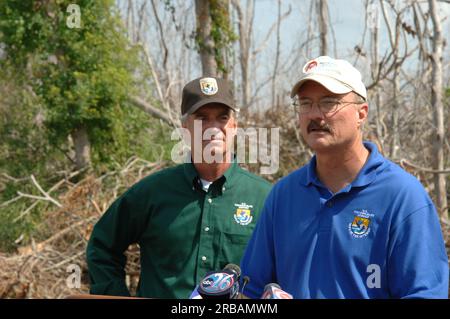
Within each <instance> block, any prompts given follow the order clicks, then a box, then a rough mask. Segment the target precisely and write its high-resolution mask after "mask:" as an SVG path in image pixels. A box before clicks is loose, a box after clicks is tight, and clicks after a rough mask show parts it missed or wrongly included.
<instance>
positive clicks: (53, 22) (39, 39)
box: [0, 0, 175, 251]
mask: <svg viewBox="0 0 450 319" xmlns="http://www.w3.org/2000/svg"><path fill="white" fill-rule="evenodd" d="M71 3H74V2H73V1H70V0H52V1H32V0H3V1H0V43H2V46H1V47H0V96H2V99H0V136H1V139H0V205H1V204H2V203H3V202H5V201H8V200H11V199H12V198H14V197H16V196H17V192H18V191H21V192H24V193H28V194H34V195H42V194H39V191H38V190H37V189H36V187H35V186H34V185H33V184H32V183H31V182H30V180H29V176H30V175H31V174H34V176H36V178H37V180H38V181H39V183H40V185H41V186H42V187H43V188H44V189H45V190H48V189H49V188H50V187H51V186H52V185H54V184H55V183H56V182H58V181H59V180H60V179H61V178H62V177H63V176H64V173H62V172H69V171H71V170H72V169H73V160H72V158H73V145H71V144H70V143H69V139H68V136H69V134H70V133H71V132H72V131H73V130H74V129H76V128H78V127H80V126H82V127H84V128H86V129H87V132H88V136H89V140H90V142H91V147H92V148H91V150H92V154H91V159H92V165H93V169H94V173H96V174H102V173H104V172H106V171H108V170H110V169H114V168H117V167H118V166H122V165H123V164H124V163H125V162H126V160H127V159H129V158H130V157H131V156H133V155H136V156H138V157H141V158H144V159H146V160H149V161H156V160H159V159H163V160H164V159H169V158H170V149H171V146H172V145H173V144H174V143H175V142H172V141H170V134H168V130H169V128H168V127H167V126H166V125H162V124H161V123H160V121H158V120H156V119H153V118H149V116H148V115H147V114H146V113H145V112H143V111H142V110H140V109H138V108H136V107H134V106H131V105H129V104H128V102H127V101H128V99H127V98H128V95H129V94H133V93H134V92H135V91H136V90H139V89H142V81H141V79H140V78H137V76H143V77H144V75H142V72H143V71H142V68H139V59H138V53H137V49H136V48H134V47H132V46H131V45H130V44H129V43H128V41H127V39H126V36H125V31H124V29H123V27H122V25H121V22H120V19H119V15H118V14H117V13H116V12H115V11H114V1H113V0H95V1H93V0H90V1H89V0H84V1H83V0H79V1H76V3H77V4H78V5H79V6H80V9H81V28H79V29H77V28H73V29H71V28H69V27H68V26H67V24H66V22H67V18H68V17H69V16H70V13H68V12H66V10H67V6H68V5H69V4H71ZM147 89H148V88H147ZM2 174H7V175H9V176H13V177H14V178H26V177H28V179H27V180H24V181H21V182H17V181H12V180H9V179H7V178H2ZM52 195H55V196H56V194H52ZM33 201H34V200H32V199H20V200H19V201H16V202H13V203H10V204H8V205H6V206H3V207H0V219H1V220H2V223H0V251H2V250H6V251H10V250H12V249H14V248H15V247H17V245H16V244H15V243H14V241H15V240H16V239H17V238H18V237H19V236H20V235H24V239H23V242H22V244H26V243H29V240H30V238H31V236H33V238H35V239H36V240H37V241H38V240H39V231H37V230H38V229H39V222H40V219H41V216H42V213H43V212H44V211H45V210H49V209H53V208H54V206H52V204H48V203H45V202H42V203H39V204H38V205H36V206H35V207H34V208H33V209H32V210H31V211H30V212H29V213H28V214H26V215H25V216H24V217H23V218H21V219H18V220H16V218H17V217H18V216H19V215H20V214H21V213H22V212H24V211H25V210H26V209H27V208H28V207H29V206H30V205H31V204H32V203H33Z"/></svg>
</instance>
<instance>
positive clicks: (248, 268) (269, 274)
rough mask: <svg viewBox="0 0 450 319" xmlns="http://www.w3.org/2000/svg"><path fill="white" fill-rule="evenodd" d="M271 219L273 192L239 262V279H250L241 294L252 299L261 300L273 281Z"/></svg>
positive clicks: (273, 263) (273, 264)
mask: <svg viewBox="0 0 450 319" xmlns="http://www.w3.org/2000/svg"><path fill="white" fill-rule="evenodd" d="M272 219H273V192H271V193H269V196H268V197H267V199H266V202H265V205H264V208H263V211H262V212H261V216H260V218H259V220H258V222H257V224H256V227H255V230H254V231H253V234H252V237H251V238H250V241H249V243H248V245H247V247H246V249H245V252H244V257H243V258H242V261H241V269H242V276H241V278H244V277H245V276H248V278H249V279H250V281H249V282H248V283H247V285H246V286H245V287H244V290H243V291H242V293H243V294H244V295H245V296H247V297H249V298H252V299H259V298H261V295H262V293H263V291H264V287H265V285H267V284H268V283H272V282H274V281H275V262H274V242H273V223H272Z"/></svg>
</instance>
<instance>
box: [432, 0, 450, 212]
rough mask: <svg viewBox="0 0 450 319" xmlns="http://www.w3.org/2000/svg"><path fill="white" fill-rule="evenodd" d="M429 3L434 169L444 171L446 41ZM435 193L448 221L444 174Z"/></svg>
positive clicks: (436, 178) (436, 182)
mask: <svg viewBox="0 0 450 319" xmlns="http://www.w3.org/2000/svg"><path fill="white" fill-rule="evenodd" d="M428 3H429V6H430V15H431V20H432V21H433V35H432V41H433V53H431V67H432V73H431V106H432V108H433V124H434V128H435V132H434V138H433V168H434V169H435V170H443V169H444V165H445V158H444V141H445V130H444V105H443V102H442V97H443V92H442V85H443V81H442V78H443V73H442V51H443V46H444V39H443V37H442V26H441V22H440V18H439V14H438V8H437V2H436V0H429V1H428ZM434 192H435V196H436V204H437V208H438V211H439V214H440V216H441V218H442V219H443V220H445V221H448V204H447V194H446V182H445V175H444V174H435V175H434Z"/></svg>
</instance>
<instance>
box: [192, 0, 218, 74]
mask: <svg viewBox="0 0 450 319" xmlns="http://www.w3.org/2000/svg"><path fill="white" fill-rule="evenodd" d="M195 13H196V16H197V43H198V46H199V53H200V60H201V63H202V70H203V74H204V75H210V76H216V75H217V61H216V58H215V54H214V40H213V38H212V36H211V30H212V19H211V6H210V1H209V0H195Z"/></svg>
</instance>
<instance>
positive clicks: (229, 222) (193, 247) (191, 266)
mask: <svg viewBox="0 0 450 319" xmlns="http://www.w3.org/2000/svg"><path fill="white" fill-rule="evenodd" d="M270 188H271V184H270V183H269V182H267V181H266V180H264V179H262V178H260V177H258V176H256V175H254V174H251V173H249V172H247V171H245V170H244V169H242V168H241V167H239V165H238V164H237V163H233V164H232V165H231V166H230V168H229V169H228V170H227V171H226V172H225V174H224V176H222V177H221V178H220V179H218V180H216V181H215V182H214V183H212V184H211V185H210V186H209V189H208V192H205V191H203V190H202V187H201V182H200V179H199V177H198V174H197V171H196V169H195V167H194V165H193V164H192V163H185V164H181V165H178V166H175V167H171V168H167V169H164V170H161V171H159V172H157V173H155V174H152V175H149V176H147V177H146V178H144V179H142V180H141V181H140V182H138V183H137V184H135V185H134V186H132V187H131V188H130V189H129V190H127V191H126V192H125V193H124V194H123V195H122V196H121V197H119V198H118V199H117V200H116V201H115V202H114V203H113V204H112V205H111V207H110V208H109V209H108V210H107V211H106V212H105V214H104V215H103V216H102V217H101V218H100V220H99V221H98V223H97V224H96V225H95V227H94V230H93V232H92V235H91V238H90V240H89V243H88V247H87V252H86V256H87V262H88V268H89V276H90V280H91V293H92V294H104V295H129V291H128V289H127V288H126V285H125V271H124V266H125V264H126V257H125V256H124V251H125V250H126V249H127V248H128V246H129V245H130V244H132V243H138V244H139V247H140V252H141V277H140V282H139V288H138V292H137V295H138V296H142V297H153V298H188V297H189V295H190V293H191V292H192V290H193V289H194V287H195V286H196V284H198V283H199V281H200V279H202V278H203V276H204V275H205V274H206V273H207V272H208V271H212V270H219V269H222V268H223V267H224V266H225V265H226V264H228V263H234V264H238V265H239V263H240V260H241V257H242V255H243V252H244V249H245V247H246V244H247V242H248V240H249V239H250V236H251V234H252V232H253V229H254V227H255V225H256V221H257V219H258V217H259V214H260V212H261V210H262V208H263V206H264V201H265V198H266V195H267V194H268V192H269V190H270Z"/></svg>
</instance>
